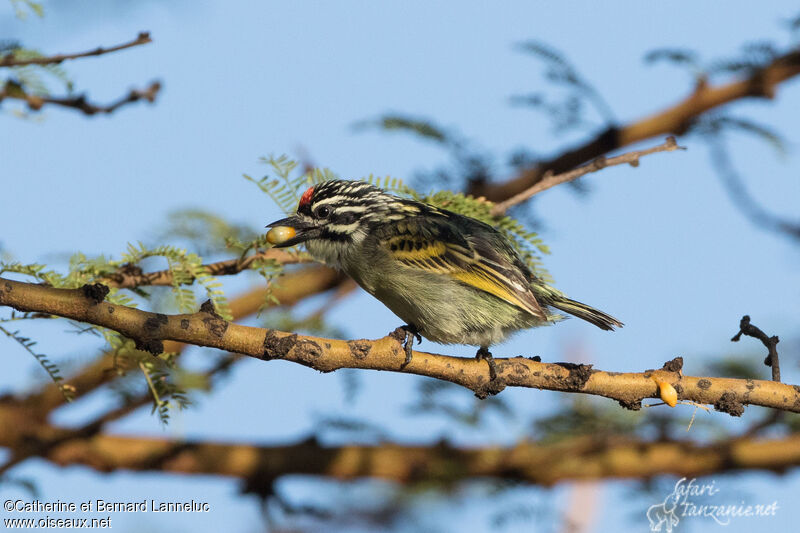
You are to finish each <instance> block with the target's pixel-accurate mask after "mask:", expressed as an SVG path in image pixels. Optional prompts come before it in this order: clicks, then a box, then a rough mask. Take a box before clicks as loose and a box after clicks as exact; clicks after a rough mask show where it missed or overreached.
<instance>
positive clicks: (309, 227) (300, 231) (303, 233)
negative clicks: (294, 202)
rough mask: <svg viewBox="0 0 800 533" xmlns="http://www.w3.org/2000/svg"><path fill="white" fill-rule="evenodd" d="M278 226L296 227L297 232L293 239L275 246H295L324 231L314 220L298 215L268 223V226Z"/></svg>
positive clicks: (314, 237)
mask: <svg viewBox="0 0 800 533" xmlns="http://www.w3.org/2000/svg"><path fill="white" fill-rule="evenodd" d="M277 226H286V227H289V228H294V230H295V232H296V234H295V236H294V237H292V238H291V239H287V240H285V241H283V242H282V243H279V244H275V245H274V246H275V248H288V247H289V246H294V245H295V244H301V243H304V242H306V241H308V240H311V239H316V238H317V237H319V236H320V234H321V233H322V230H321V229H320V228H318V227H316V226H315V225H314V224H313V223H312V222H306V221H305V220H303V219H302V218H301V217H299V216H297V215H295V216H291V217H287V218H282V219H280V220H276V221H275V222H273V223H271V224H267V226H266V227H268V228H274V227H277Z"/></svg>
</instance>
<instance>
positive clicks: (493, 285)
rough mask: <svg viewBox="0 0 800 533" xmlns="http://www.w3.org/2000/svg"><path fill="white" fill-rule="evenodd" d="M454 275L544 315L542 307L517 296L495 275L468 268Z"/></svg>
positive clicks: (534, 313) (535, 313)
mask: <svg viewBox="0 0 800 533" xmlns="http://www.w3.org/2000/svg"><path fill="white" fill-rule="evenodd" d="M453 277H454V278H456V279H457V280H459V281H461V282H463V283H466V284H467V285H469V286H471V287H475V288H476V289H480V290H482V291H484V292H488V293H489V294H492V295H494V296H497V297H498V298H500V299H501V300H505V301H506V302H508V303H510V304H512V305H516V306H517V307H519V308H520V309H525V310H526V311H528V312H529V313H531V314H533V315H535V316H540V315H543V313H542V311H541V310H540V309H533V308H532V307H531V306H530V305H529V304H528V303H526V302H524V301H522V300H521V299H520V298H519V297H517V295H516V294H515V293H514V292H513V291H511V290H509V289H508V287H507V286H505V285H503V284H501V283H498V282H497V280H496V279H494V278H493V277H489V276H487V275H485V274H481V273H479V272H469V271H466V270H461V271H459V272H454V273H453Z"/></svg>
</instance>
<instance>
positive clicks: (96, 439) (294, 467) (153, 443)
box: [0, 404, 800, 486]
mask: <svg viewBox="0 0 800 533" xmlns="http://www.w3.org/2000/svg"><path fill="white" fill-rule="evenodd" d="M0 426H2V427H3V428H8V431H5V430H4V431H3V432H0V446H4V447H7V448H11V449H15V450H17V449H20V448H25V447H26V446H29V445H30V443H31V442H35V440H36V439H40V438H44V439H50V440H51V441H52V442H54V443H56V444H54V445H52V446H49V447H46V448H43V450H44V452H45V453H44V455H43V456H42V458H43V459H46V460H49V461H51V462H53V463H55V464H57V465H60V466H68V465H76V464H80V465H86V466H89V467H90V468H93V469H95V470H98V471H100V472H113V471H117V470H134V471H160V472H173V473H182V474H195V475H197V474H199V475H208V474H212V475H220V476H229V477H236V478H240V479H243V480H245V481H250V482H252V484H254V485H257V486H264V485H265V484H267V483H269V482H270V481H271V480H274V479H277V478H279V477H281V476H286V475H297V474H301V475H316V476H328V477H332V478H335V479H340V480H350V479H359V478H378V479H386V480H391V481H395V482H398V483H414V482H440V483H452V482H457V481H464V480H467V479H471V478H476V477H495V478H501V479H509V480H517V481H521V482H525V483H532V484H540V485H546V486H548V485H553V484H555V483H558V482H561V481H566V480H578V479H583V480H587V479H609V478H634V479H636V478H639V479H641V478H649V477H652V476H656V475H662V474H674V475H677V476H686V477H699V476H703V475H708V474H712V473H718V472H730V471H742V470H768V471H776V472H782V471H785V470H786V469H787V468H790V467H793V466H797V465H800V435H790V436H788V437H784V438H778V439H772V440H760V439H752V438H741V439H733V440H725V441H722V442H716V443H711V444H696V443H693V442H687V441H675V440H666V441H665V440H659V441H646V440H641V439H636V438H631V437H622V436H610V437H597V436H585V437H576V438H572V439H568V440H566V441H561V442H556V443H552V444H540V443H535V442H530V441H521V442H519V443H517V444H516V445H514V446H511V447H500V446H487V447H482V448H465V447H460V446H456V445H453V444H450V443H447V442H440V443H437V444H433V445H420V446H413V445H402V444H394V443H382V444H378V445H374V446H370V445H353V444H349V445H346V446H341V447H328V446H322V445H320V444H319V443H318V442H317V441H316V440H314V439H311V440H307V441H304V442H300V443H297V444H291V445H284V446H258V445H248V444H239V443H222V442H208V441H197V440H189V441H175V440H170V439H164V438H155V437H153V438H146V437H132V436H111V435H106V434H102V433H101V434H92V435H88V436H87V437H86V438H65V437H64V435H72V434H73V433H74V431H73V430H69V429H60V428H56V427H53V426H50V425H44V426H39V427H36V428H32V427H31V424H30V422H29V420H28V419H27V418H26V413H25V412H24V411H20V410H14V409H9V408H6V407H5V406H3V405H2V404H0Z"/></svg>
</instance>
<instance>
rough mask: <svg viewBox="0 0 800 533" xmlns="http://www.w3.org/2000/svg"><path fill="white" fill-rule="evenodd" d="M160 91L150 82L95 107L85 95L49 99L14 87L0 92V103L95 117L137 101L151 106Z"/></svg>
mask: <svg viewBox="0 0 800 533" xmlns="http://www.w3.org/2000/svg"><path fill="white" fill-rule="evenodd" d="M160 90H161V83H160V82H158V81H154V82H152V83H151V84H150V85H149V86H148V87H147V88H146V89H131V90H130V92H128V94H127V95H126V96H123V97H122V98H120V99H119V100H117V101H116V102H113V103H111V104H108V105H97V104H93V103H91V102H89V101H87V100H86V95H83V94H82V95H79V96H69V97H63V98H58V97H51V96H37V95H35V94H28V93H26V92H25V91H24V90H23V89H22V88H21V87H19V86H15V87H13V88H9V87H8V83H6V87H5V88H3V89H2V90H0V102H2V101H3V100H4V99H5V98H13V99H16V100H22V101H24V102H26V103H27V104H28V107H29V108H30V109H31V110H33V111H39V110H40V109H41V108H42V107H43V106H45V105H46V104H51V105H57V106H61V107H69V108H72V109H77V110H78V111H81V112H82V113H83V114H85V115H95V114H97V113H105V114H109V113H113V112H114V111H116V110H117V109H119V108H120V107H122V106H124V105H127V104H132V103H134V102H138V101H139V100H146V101H148V102H150V103H151V104H152V103H153V102H155V100H156V97H157V96H158V92H159V91H160Z"/></svg>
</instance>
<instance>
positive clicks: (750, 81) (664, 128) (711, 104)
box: [469, 50, 800, 202]
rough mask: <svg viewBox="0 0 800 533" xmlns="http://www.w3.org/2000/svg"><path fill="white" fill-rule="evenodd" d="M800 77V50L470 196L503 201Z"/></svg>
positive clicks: (702, 87) (700, 89)
mask: <svg viewBox="0 0 800 533" xmlns="http://www.w3.org/2000/svg"><path fill="white" fill-rule="evenodd" d="M798 74H800V51H797V50H794V51H792V52H789V53H787V54H785V55H783V56H780V57H778V58H775V59H774V60H773V61H772V62H770V63H769V64H767V65H765V66H764V67H763V68H761V69H759V70H756V71H754V72H753V73H752V74H751V75H750V76H749V77H747V78H745V79H742V80H739V81H735V82H732V83H728V84H725V85H716V86H712V85H709V84H708V83H699V84H698V85H697V87H695V90H694V92H693V93H692V94H690V95H689V96H688V97H686V98H685V99H684V100H683V101H681V102H678V103H677V104H675V105H673V106H671V107H669V108H667V109H665V110H663V111H660V112H658V113H655V114H653V115H651V116H649V117H645V118H643V119H640V120H638V121H635V122H632V123H630V124H628V125H626V126H621V127H612V128H609V129H608V130H606V131H605V132H603V133H601V134H600V135H598V136H597V137H596V138H594V139H592V140H591V141H589V142H587V143H586V144H584V145H582V146H580V147H577V148H575V149H573V150H570V151H568V152H565V153H563V154H561V155H560V156H558V157H556V158H554V159H551V160H550V161H544V162H542V163H540V164H538V165H537V166H535V167H531V168H527V169H525V170H523V171H522V172H520V174H518V175H517V176H516V177H514V178H512V179H510V180H509V181H506V182H503V183H488V182H479V181H476V182H473V183H471V184H470V187H469V193H470V194H472V195H473V196H484V197H486V199H488V200H490V201H492V202H502V201H504V200H507V199H508V198H511V197H512V196H514V195H516V194H520V193H522V192H523V191H524V190H526V189H529V188H530V187H533V186H534V185H535V184H536V183H538V182H539V181H541V180H542V179H543V178H544V176H545V174H546V173H547V172H548V171H551V172H554V173H561V172H566V171H568V170H571V169H573V168H575V167H577V166H579V165H582V164H584V163H586V162H588V161H591V160H592V159H594V158H596V157H599V156H601V155H603V154H607V153H608V152H611V151H613V150H616V149H618V148H622V147H624V146H628V145H631V144H633V143H636V142H639V141H643V140H645V139H650V138H652V137H658V136H661V135H669V134H673V135H680V134H682V133H684V132H685V131H686V130H687V129H688V128H689V127H690V126H691V124H692V122H693V121H694V120H696V119H697V117H699V116H700V115H702V114H703V113H705V112H707V111H710V110H711V109H714V108H716V107H720V106H722V105H725V104H727V103H730V102H733V101H735V100H739V99H742V98H747V97H757V98H773V97H774V96H775V90H776V88H777V86H778V85H779V84H781V83H782V82H784V81H786V80H788V79H790V78H793V77H795V76H797V75H798Z"/></svg>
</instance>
